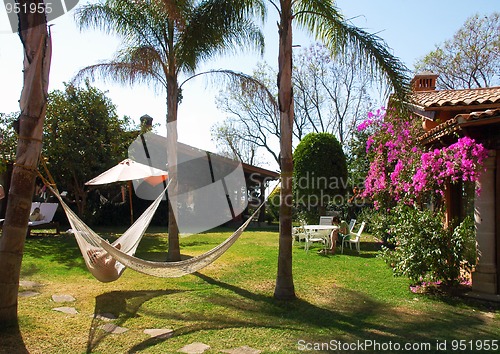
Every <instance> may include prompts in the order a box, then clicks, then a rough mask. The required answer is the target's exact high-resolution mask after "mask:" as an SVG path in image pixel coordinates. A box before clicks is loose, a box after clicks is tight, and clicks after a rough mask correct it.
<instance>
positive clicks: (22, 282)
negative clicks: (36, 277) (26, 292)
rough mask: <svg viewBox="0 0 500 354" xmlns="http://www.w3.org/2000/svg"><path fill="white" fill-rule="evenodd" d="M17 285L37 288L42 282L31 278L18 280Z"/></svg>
mask: <svg viewBox="0 0 500 354" xmlns="http://www.w3.org/2000/svg"><path fill="white" fill-rule="evenodd" d="M19 285H20V286H22V287H23V288H38V287H40V286H42V284H40V283H37V282H35V281H31V280H20V281H19Z"/></svg>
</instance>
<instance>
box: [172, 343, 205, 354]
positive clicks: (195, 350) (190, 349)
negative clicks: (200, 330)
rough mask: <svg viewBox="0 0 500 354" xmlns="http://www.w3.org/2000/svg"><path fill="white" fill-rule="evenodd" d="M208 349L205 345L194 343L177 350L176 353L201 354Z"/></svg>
mask: <svg viewBox="0 0 500 354" xmlns="http://www.w3.org/2000/svg"><path fill="white" fill-rule="evenodd" d="M208 349H210V346H209V345H206V344H205V343H201V342H194V343H191V344H188V345H185V346H183V347H182V348H181V349H179V350H178V352H180V353H187V354H201V353H203V352H205V350H208Z"/></svg>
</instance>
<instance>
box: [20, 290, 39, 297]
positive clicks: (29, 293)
mask: <svg viewBox="0 0 500 354" xmlns="http://www.w3.org/2000/svg"><path fill="white" fill-rule="evenodd" d="M17 295H18V296H19V297H32V296H37V295H40V293H39V292H37V291H29V290H27V291H20V292H19V293H18V294H17Z"/></svg>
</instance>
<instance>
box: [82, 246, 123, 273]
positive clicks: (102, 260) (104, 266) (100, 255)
mask: <svg viewBox="0 0 500 354" xmlns="http://www.w3.org/2000/svg"><path fill="white" fill-rule="evenodd" d="M121 247H122V246H121V245H120V244H119V243H118V244H116V246H115V248H116V249H118V250H119V249H121ZM87 256H88V257H89V261H90V264H91V265H92V266H93V267H95V268H99V270H100V272H101V273H102V274H103V275H109V276H114V275H116V273H117V272H118V270H117V269H116V267H115V265H116V259H114V258H113V257H111V256H110V255H109V253H108V252H105V251H103V250H99V249H91V250H88V251H87Z"/></svg>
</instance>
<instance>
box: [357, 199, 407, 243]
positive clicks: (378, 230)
mask: <svg viewBox="0 0 500 354" xmlns="http://www.w3.org/2000/svg"><path fill="white" fill-rule="evenodd" d="M397 217H398V215H397V213H395V212H394V210H392V209H389V210H382V209H379V210H375V209H372V208H365V209H363V210H362V211H361V212H360V213H359V214H358V216H357V220H358V223H359V222H361V221H366V228H365V230H366V231H367V232H369V233H371V234H372V236H373V237H375V238H376V239H378V240H380V241H382V242H383V244H384V245H385V246H386V247H389V248H394V247H393V244H392V240H393V236H392V235H391V231H392V229H393V225H394V224H395V223H396V220H395V219H396V218H397Z"/></svg>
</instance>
